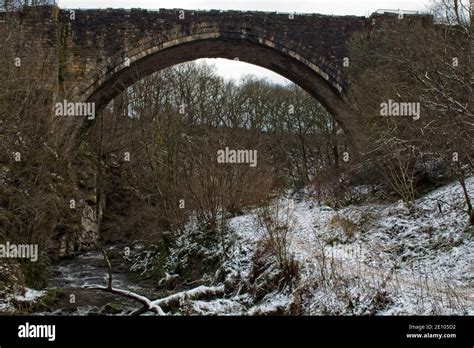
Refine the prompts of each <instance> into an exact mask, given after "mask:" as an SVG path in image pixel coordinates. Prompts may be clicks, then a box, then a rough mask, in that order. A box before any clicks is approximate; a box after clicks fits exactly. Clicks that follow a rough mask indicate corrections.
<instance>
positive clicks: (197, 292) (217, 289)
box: [152, 285, 224, 308]
mask: <svg viewBox="0 0 474 348" xmlns="http://www.w3.org/2000/svg"><path fill="white" fill-rule="evenodd" d="M222 294H224V285H220V286H213V287H209V286H204V285H201V286H198V287H197V288H194V289H191V290H187V291H182V292H178V293H176V294H173V295H171V296H168V297H164V298H160V299H158V300H155V301H153V302H152V304H154V305H157V306H159V307H161V308H171V307H174V306H177V305H179V304H180V303H181V302H182V301H185V300H195V299H199V298H208V297H212V296H217V295H222Z"/></svg>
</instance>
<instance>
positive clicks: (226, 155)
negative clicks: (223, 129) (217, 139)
mask: <svg viewBox="0 0 474 348" xmlns="http://www.w3.org/2000/svg"><path fill="white" fill-rule="evenodd" d="M217 163H248V164H249V165H250V167H256V166H257V150H232V149H229V148H228V147H226V148H225V149H224V150H218V151H217Z"/></svg>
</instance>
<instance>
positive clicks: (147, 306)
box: [83, 285, 166, 315]
mask: <svg viewBox="0 0 474 348" xmlns="http://www.w3.org/2000/svg"><path fill="white" fill-rule="evenodd" d="M83 289H86V290H100V291H105V292H108V293H111V294H115V295H120V296H123V297H126V298H128V299H131V300H135V301H138V302H140V303H141V304H143V308H141V310H142V312H141V313H144V312H148V311H150V312H154V313H156V314H158V315H166V313H165V312H164V311H163V310H162V309H161V307H160V306H159V305H157V304H154V303H153V302H154V301H150V300H149V299H148V298H146V297H145V296H141V295H138V294H136V293H134V292H131V291H127V290H122V289H116V288H112V287H110V288H109V287H107V286H101V285H85V286H83ZM132 314H133V313H132Z"/></svg>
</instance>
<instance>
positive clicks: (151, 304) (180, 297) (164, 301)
mask: <svg viewBox="0 0 474 348" xmlns="http://www.w3.org/2000/svg"><path fill="white" fill-rule="evenodd" d="M102 253H103V255H104V258H105V261H106V262H107V268H108V273H109V280H108V286H101V285H95V284H93V285H84V286H83V287H82V288H83V289H86V290H99V291H104V292H108V293H111V294H114V295H119V296H123V297H126V298H128V299H131V300H135V301H138V302H140V303H141V304H142V305H143V307H142V308H139V309H137V310H135V311H133V312H132V313H130V315H132V316H136V315H140V314H143V313H145V312H153V313H156V314H158V315H166V313H165V312H164V311H163V309H162V308H172V307H174V306H178V305H180V304H181V303H182V301H185V300H194V299H198V298H209V297H212V296H217V295H221V294H224V285H220V286H213V287H209V286H204V285H201V286H198V287H197V288H193V289H191V290H186V291H182V292H178V293H176V294H173V295H171V296H168V297H164V298H160V299H158V300H154V301H151V300H149V299H148V298H146V297H145V296H142V295H139V294H136V293H134V292H131V291H128V290H122V289H117V288H114V287H112V266H111V264H110V261H109V258H108V257H107V253H106V252H105V251H103V252H102ZM173 276H174V275H172V276H170V275H168V274H167V277H165V278H172V277H173Z"/></svg>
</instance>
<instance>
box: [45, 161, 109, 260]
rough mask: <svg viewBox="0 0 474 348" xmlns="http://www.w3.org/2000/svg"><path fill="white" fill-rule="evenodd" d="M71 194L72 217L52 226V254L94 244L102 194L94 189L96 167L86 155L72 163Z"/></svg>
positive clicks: (56, 255) (62, 254)
mask: <svg viewBox="0 0 474 348" xmlns="http://www.w3.org/2000/svg"><path fill="white" fill-rule="evenodd" d="M72 172H74V174H73V175H72V176H73V182H74V185H75V187H74V190H73V192H74V195H73V196H74V197H72V198H71V200H70V201H69V204H70V209H71V212H72V215H73V219H72V220H71V221H70V222H69V221H66V222H65V223H64V224H62V225H60V226H58V227H57V228H56V231H55V232H56V233H55V235H54V237H53V244H52V246H51V256H52V257H53V258H63V257H68V256H71V255H73V254H75V253H77V252H82V251H87V250H92V249H95V248H97V246H98V242H99V235H100V224H101V221H102V216H103V211H104V208H105V196H104V195H101V194H100V192H99V189H98V170H97V165H96V163H95V161H94V160H92V159H91V156H90V155H87V156H83V157H82V158H78V159H77V160H76V161H75V162H74V163H73V164H72Z"/></svg>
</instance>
